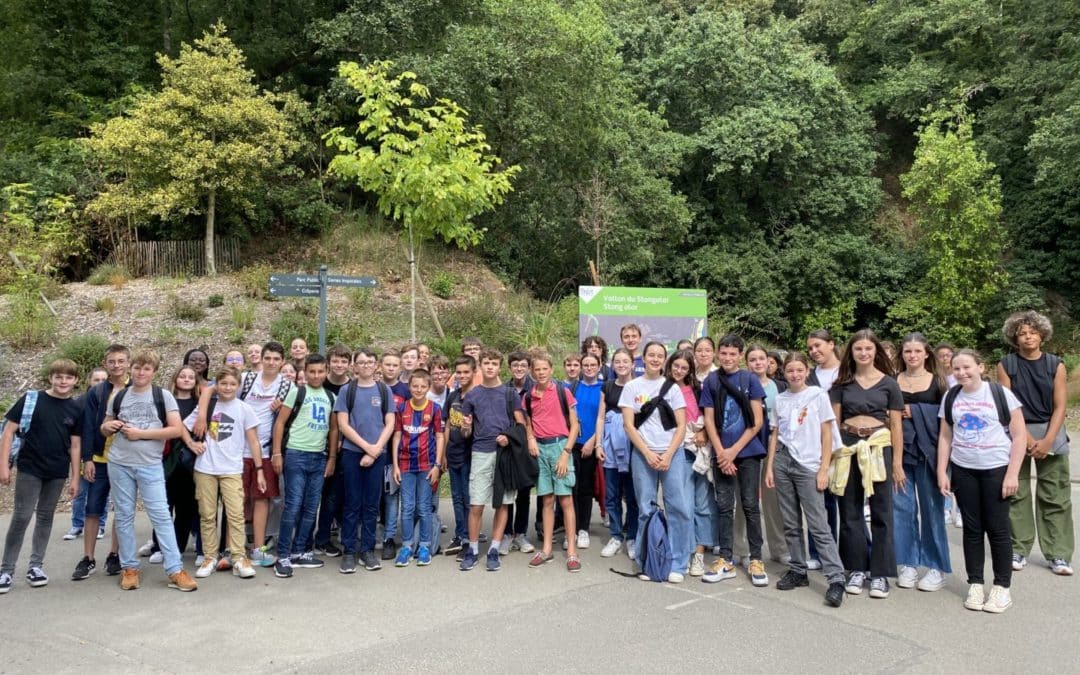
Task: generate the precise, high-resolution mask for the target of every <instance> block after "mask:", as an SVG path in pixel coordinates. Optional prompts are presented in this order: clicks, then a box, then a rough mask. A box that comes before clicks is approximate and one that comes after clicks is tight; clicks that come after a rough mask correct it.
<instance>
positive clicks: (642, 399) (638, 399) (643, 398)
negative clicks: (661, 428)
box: [634, 392, 652, 408]
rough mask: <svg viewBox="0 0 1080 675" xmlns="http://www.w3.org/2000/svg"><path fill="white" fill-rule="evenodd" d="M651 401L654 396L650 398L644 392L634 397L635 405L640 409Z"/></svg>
mask: <svg viewBox="0 0 1080 675" xmlns="http://www.w3.org/2000/svg"><path fill="white" fill-rule="evenodd" d="M651 400H652V396H649V395H648V394H646V393H644V392H642V393H640V394H638V395H637V396H635V397H634V405H636V406H638V407H639V408H640V407H641V406H643V405H645V404H646V403H648V402H649V401H651Z"/></svg>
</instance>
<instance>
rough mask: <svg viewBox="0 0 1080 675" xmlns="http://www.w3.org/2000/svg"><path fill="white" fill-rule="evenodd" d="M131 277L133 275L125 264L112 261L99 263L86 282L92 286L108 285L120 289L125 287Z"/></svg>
mask: <svg viewBox="0 0 1080 675" xmlns="http://www.w3.org/2000/svg"><path fill="white" fill-rule="evenodd" d="M129 279H131V275H130V274H128V271H127V269H125V268H124V266H123V265H114V264H112V263H105V264H102V265H98V266H97V267H95V268H94V270H93V271H92V272H90V276H89V277H87V278H86V283H88V284H90V285H91V286H108V285H111V286H112V287H113V288H116V289H120V288H123V287H124V284H126V283H127V282H128V280H129Z"/></svg>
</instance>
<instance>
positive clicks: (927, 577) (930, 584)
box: [919, 569, 945, 593]
mask: <svg viewBox="0 0 1080 675" xmlns="http://www.w3.org/2000/svg"><path fill="white" fill-rule="evenodd" d="M942 588H945V574H944V573H943V572H942V571H941V570H933V569H932V570H927V571H926V574H924V575H923V578H922V579H919V590H920V591H928V592H931V593H932V592H933V591H940V590H941V589H942Z"/></svg>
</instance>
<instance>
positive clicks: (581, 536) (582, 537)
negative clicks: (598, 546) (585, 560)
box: [577, 530, 589, 548]
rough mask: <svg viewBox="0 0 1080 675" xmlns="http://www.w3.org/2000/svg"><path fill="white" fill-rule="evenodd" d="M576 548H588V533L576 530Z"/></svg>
mask: <svg viewBox="0 0 1080 675" xmlns="http://www.w3.org/2000/svg"><path fill="white" fill-rule="evenodd" d="M577 547H578V548H589V533H588V532H586V531H585V530H578V533H577Z"/></svg>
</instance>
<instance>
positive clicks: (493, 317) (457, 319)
mask: <svg viewBox="0 0 1080 675" xmlns="http://www.w3.org/2000/svg"><path fill="white" fill-rule="evenodd" d="M440 319H441V320H442V326H443V330H444V331H445V332H446V334H447V335H453V336H457V337H458V338H459V339H460V338H461V337H463V336H466V335H475V336H477V337H479V338H480V340H481V341H483V343H484V344H485V345H488V346H491V347H494V348H496V349H498V350H499V351H502V352H503V353H506V352H507V351H509V350H511V349H513V348H515V347H517V346H518V344H519V342H518V339H517V338H518V334H519V333H520V331H521V321H520V319H518V318H516V317H514V316H512V315H511V314H510V312H509V311H508V310H507V309H506V307H504V306H502V305H501V304H499V303H498V302H497V301H496V300H495V299H494V298H491V297H489V296H484V297H481V298H478V299H476V300H472V301H470V302H467V303H463V304H460V305H456V306H454V307H451V308H449V309H448V310H446V312H445V313H443V314H442V315H441V316H440Z"/></svg>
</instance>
